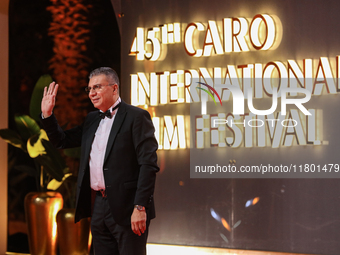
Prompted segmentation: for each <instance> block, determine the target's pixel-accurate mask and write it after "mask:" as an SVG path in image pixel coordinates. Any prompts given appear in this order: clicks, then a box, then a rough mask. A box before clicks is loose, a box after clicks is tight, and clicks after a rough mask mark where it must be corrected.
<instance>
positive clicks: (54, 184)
mask: <svg viewBox="0 0 340 255" xmlns="http://www.w3.org/2000/svg"><path fill="white" fill-rule="evenodd" d="M71 175H72V174H71V173H68V174H65V175H64V177H63V179H62V180H61V181H57V180H56V179H53V180H51V181H50V182H49V183H48V185H47V189H49V190H57V189H58V188H59V187H60V186H61V184H63V183H64V181H65V180H66V179H67V178H68V177H69V176H71Z"/></svg>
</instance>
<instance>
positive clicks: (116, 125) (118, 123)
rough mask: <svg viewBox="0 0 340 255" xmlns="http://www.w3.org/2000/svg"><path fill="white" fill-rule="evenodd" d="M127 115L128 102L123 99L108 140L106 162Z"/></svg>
mask: <svg viewBox="0 0 340 255" xmlns="http://www.w3.org/2000/svg"><path fill="white" fill-rule="evenodd" d="M125 116H126V103H125V102H124V101H123V100H122V103H121V105H120V106H119V108H118V110H117V114H116V116H115V119H114V121H113V125H112V128H111V132H110V136H109V139H108V141H107V146H106V151H105V157H104V163H105V161H106V159H107V158H108V156H109V153H110V150H111V149H112V146H113V143H114V141H115V139H116V136H117V133H118V131H119V129H120V127H121V126H122V124H123V122H124V119H125Z"/></svg>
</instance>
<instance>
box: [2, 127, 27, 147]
mask: <svg viewBox="0 0 340 255" xmlns="http://www.w3.org/2000/svg"><path fill="white" fill-rule="evenodd" d="M0 137H1V138H2V139H3V140H4V141H5V142H7V143H9V144H11V145H13V146H15V147H17V148H20V149H22V150H24V151H26V148H25V145H24V143H23V141H22V139H21V137H20V135H19V134H18V133H17V132H16V131H14V130H12V129H7V128H6V129H0Z"/></svg>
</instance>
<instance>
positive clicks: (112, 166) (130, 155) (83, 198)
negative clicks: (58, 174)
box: [42, 101, 159, 225]
mask: <svg viewBox="0 0 340 255" xmlns="http://www.w3.org/2000/svg"><path fill="white" fill-rule="evenodd" d="M100 120H101V118H100V117H99V113H98V111H93V112H90V113H89V114H88V115H87V117H86V119H85V121H84V123H83V124H82V125H81V126H77V127H75V128H72V129H69V130H66V131H63V130H62V129H61V128H60V126H59V125H58V123H57V120H56V118H55V116H54V115H52V116H51V117H49V118H46V119H42V124H43V126H44V129H45V131H46V133H47V135H48V137H49V139H50V141H51V142H52V144H54V146H56V147H57V148H72V147H78V146H81V158H80V167H79V173H78V183H77V186H78V187H77V200H76V201H77V202H76V215H75V221H76V222H77V221H79V220H80V219H82V218H85V217H90V216H91V187H90V174H89V155H90V151H91V146H92V142H93V139H94V135H95V132H96V130H97V127H98V125H99V122H100ZM154 131H155V130H154V126H153V124H152V121H151V118H150V114H149V113H148V112H147V111H145V110H143V109H140V108H137V107H134V106H131V105H128V104H126V103H125V102H123V101H122V102H121V105H120V107H119V108H118V111H117V113H116V116H115V119H114V122H113V125H112V129H111V132H110V136H109V139H108V142H107V147H106V152H105V158H104V164H103V172H104V179H105V186H106V191H107V198H108V201H109V205H110V208H111V212H112V215H113V218H114V220H115V221H116V222H117V223H118V224H120V225H129V224H131V215H132V212H133V207H134V205H142V206H145V208H146V211H147V218H148V219H149V220H150V219H152V218H154V217H155V208H154V201H153V192H154V186H155V178H156V172H157V171H158V170H159V168H158V166H157V154H156V150H157V148H158V144H157V141H156V139H155V137H154Z"/></svg>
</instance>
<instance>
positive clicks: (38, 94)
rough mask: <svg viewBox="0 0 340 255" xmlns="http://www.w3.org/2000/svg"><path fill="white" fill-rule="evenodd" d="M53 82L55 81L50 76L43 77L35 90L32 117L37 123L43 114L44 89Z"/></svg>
mask: <svg viewBox="0 0 340 255" xmlns="http://www.w3.org/2000/svg"><path fill="white" fill-rule="evenodd" d="M52 81H53V80H52V77H51V76H50V75H48V74H45V75H42V76H40V78H39V80H38V81H37V83H36V84H35V87H34V89H33V92H32V96H31V102H30V115H31V117H32V118H33V119H34V120H35V121H37V122H38V121H39V114H40V113H41V100H42V98H43V92H44V88H45V87H46V86H48V85H49V84H50V83H51V82H52Z"/></svg>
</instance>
